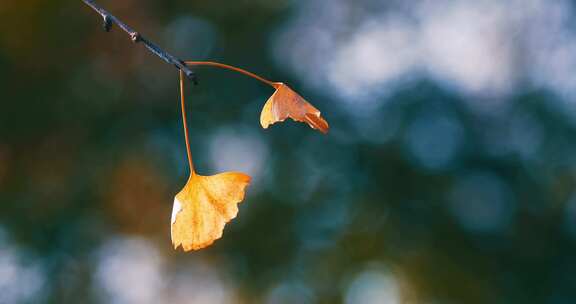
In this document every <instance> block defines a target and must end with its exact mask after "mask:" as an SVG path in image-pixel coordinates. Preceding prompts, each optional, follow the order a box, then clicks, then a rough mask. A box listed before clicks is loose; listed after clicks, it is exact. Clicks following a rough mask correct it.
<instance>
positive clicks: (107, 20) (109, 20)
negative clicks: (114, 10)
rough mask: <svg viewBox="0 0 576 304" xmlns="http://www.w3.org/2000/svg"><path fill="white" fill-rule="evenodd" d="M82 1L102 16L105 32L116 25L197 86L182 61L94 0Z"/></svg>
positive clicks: (193, 77)
mask: <svg viewBox="0 0 576 304" xmlns="http://www.w3.org/2000/svg"><path fill="white" fill-rule="evenodd" d="M82 1H83V2H84V3H85V4H86V5H88V6H89V7H91V8H92V9H93V10H95V11H96V12H97V13H98V14H100V16H102V19H103V26H104V30H105V31H106V32H109V31H110V29H111V28H112V24H114V23H115V24H116V25H118V27H119V28H121V29H122V30H123V31H125V32H126V33H127V34H128V35H130V39H131V40H132V42H134V43H138V42H141V43H143V44H144V46H146V48H147V49H148V50H149V51H150V52H152V53H153V54H155V55H156V56H158V57H160V59H162V60H164V61H166V62H167V63H169V64H172V65H174V66H175V67H176V68H178V69H179V70H180V71H182V72H183V73H184V74H185V75H186V77H188V78H189V79H190V80H192V82H194V84H197V82H198V80H197V79H196V74H194V72H193V71H192V70H190V68H188V67H187V66H186V65H185V64H184V62H183V61H182V60H180V59H178V58H176V57H174V56H172V55H170V53H168V52H166V51H164V50H162V49H161V48H160V47H159V46H158V45H156V44H154V43H153V42H151V41H150V40H148V39H146V38H144V36H142V35H141V34H140V33H138V32H137V31H135V30H133V29H132V28H130V27H129V26H128V25H126V24H125V23H124V22H122V21H120V20H119V19H118V18H116V17H114V15H112V14H110V13H108V12H107V11H106V10H104V9H103V8H102V7H100V6H99V5H98V4H96V3H95V2H94V1H92V0H82Z"/></svg>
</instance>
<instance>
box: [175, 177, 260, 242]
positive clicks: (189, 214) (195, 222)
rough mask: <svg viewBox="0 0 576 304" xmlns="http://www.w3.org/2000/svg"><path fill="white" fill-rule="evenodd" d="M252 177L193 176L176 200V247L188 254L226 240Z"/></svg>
mask: <svg viewBox="0 0 576 304" xmlns="http://www.w3.org/2000/svg"><path fill="white" fill-rule="evenodd" d="M249 183H250V176H248V175H246V174H243V173H238V172H225V173H220V174H216V175H212V176H201V175H197V174H192V175H191V176H190V179H188V182H187V183H186V186H184V188H183V189H182V190H181V191H180V192H179V193H178V194H177V195H176V197H175V198H174V206H173V209H172V228H171V235H172V244H173V245H174V248H175V249H176V248H178V246H182V248H183V249H184V251H190V250H198V249H201V248H204V247H207V246H209V245H210V244H212V243H213V242H214V241H215V240H217V239H219V238H220V237H222V231H223V230H224V225H226V223H227V222H229V221H230V220H231V219H233V218H235V217H236V214H238V206H237V204H238V203H240V202H241V201H242V200H243V199H244V190H245V188H246V186H248V184H249Z"/></svg>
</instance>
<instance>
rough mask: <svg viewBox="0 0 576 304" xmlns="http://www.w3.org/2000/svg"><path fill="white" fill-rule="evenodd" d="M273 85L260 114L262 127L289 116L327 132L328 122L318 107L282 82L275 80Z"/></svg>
mask: <svg viewBox="0 0 576 304" xmlns="http://www.w3.org/2000/svg"><path fill="white" fill-rule="evenodd" d="M273 86H274V88H276V91H275V92H274V94H272V96H270V98H268V101H266V104H265V105H264V108H263V109H262V113H261V114H260V124H261V125H262V128H264V129H266V128H268V126H270V125H271V124H274V123H276V122H281V121H284V120H286V118H288V117H290V118H292V119H293V120H295V121H300V122H304V123H307V124H308V125H309V126H310V127H311V128H312V129H316V130H318V131H320V132H322V133H328V128H329V126H328V123H327V122H326V120H324V118H322V116H320V111H318V109H316V108H315V107H314V106H312V105H311V104H310V103H309V102H307V101H306V100H305V99H304V98H302V96H300V95H298V93H296V92H294V91H293V90H292V89H291V88H290V87H288V86H287V85H285V84H284V83H281V82H275V83H274V84H273Z"/></svg>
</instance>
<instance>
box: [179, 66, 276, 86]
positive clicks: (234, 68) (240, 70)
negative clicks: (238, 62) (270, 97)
mask: <svg viewBox="0 0 576 304" xmlns="http://www.w3.org/2000/svg"><path fill="white" fill-rule="evenodd" d="M184 63H185V64H186V65H188V66H198V65H206V66H213V67H218V68H222V69H227V70H231V71H234V72H238V73H241V74H244V75H246V76H248V77H252V78H254V79H256V80H259V81H261V82H263V83H265V84H267V85H269V86H271V87H273V88H276V86H277V82H273V81H270V80H268V79H266V78H264V77H262V76H259V75H256V74H254V73H252V72H248V71H246V70H244V69H241V68H238V67H235V66H231V65H228V64H224V63H220V62H214V61H184Z"/></svg>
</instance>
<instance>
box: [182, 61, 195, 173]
mask: <svg viewBox="0 0 576 304" xmlns="http://www.w3.org/2000/svg"><path fill="white" fill-rule="evenodd" d="M179 75H180V107H181V110H182V125H183V126H184V138H185V140H186V155H187V156H188V166H189V167H190V175H194V174H196V172H195V171H194V164H193V163H192V152H190V138H189V134H188V133H189V132H188V122H187V120H186V102H185V101H184V72H183V71H182V70H180V73H179Z"/></svg>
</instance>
